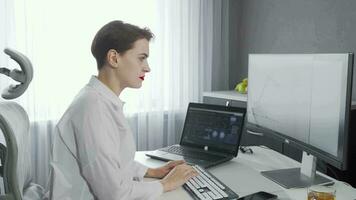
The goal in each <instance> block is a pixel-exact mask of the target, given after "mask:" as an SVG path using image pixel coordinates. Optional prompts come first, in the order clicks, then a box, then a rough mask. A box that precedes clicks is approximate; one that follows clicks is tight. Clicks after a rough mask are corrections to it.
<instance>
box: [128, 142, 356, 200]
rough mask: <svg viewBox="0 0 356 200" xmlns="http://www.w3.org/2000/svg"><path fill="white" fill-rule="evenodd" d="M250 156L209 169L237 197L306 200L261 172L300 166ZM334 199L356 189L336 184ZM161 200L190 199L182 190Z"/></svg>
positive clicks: (264, 154)
mask: <svg viewBox="0 0 356 200" xmlns="http://www.w3.org/2000/svg"><path fill="white" fill-rule="evenodd" d="M251 148H252V149H253V152H254V153H253V154H243V153H241V152H239V154H238V156H237V158H235V159H233V160H232V161H229V162H227V163H224V164H221V165H218V166H216V167H212V168H210V169H209V171H210V172H211V173H213V174H214V175H215V176H216V177H217V178H219V179H220V180H221V181H223V182H224V183H225V184H226V185H227V186H229V187H230V188H231V189H232V190H234V191H235V192H236V193H237V194H238V195H239V196H245V195H247V194H250V193H254V192H257V191H261V190H262V191H267V192H270V193H274V194H277V195H278V196H279V199H282V200H292V199H293V200H294V199H295V200H306V199H307V197H306V196H307V189H305V188H302V189H284V188H283V187H281V186H279V185H278V184H276V183H274V182H273V181H271V180H269V179H267V178H265V177H264V176H262V175H261V174H260V171H264V170H273V169H282V168H292V167H299V166H300V163H298V162H296V161H294V160H292V159H290V158H288V157H286V156H284V155H282V154H280V153H278V152H276V151H273V150H271V149H266V148H263V147H256V146H254V147H251ZM135 159H136V160H137V161H139V162H141V163H143V164H145V165H147V166H149V167H159V166H161V165H163V164H164V162H161V161H158V160H154V159H151V158H148V157H146V156H145V152H137V153H136V157H135ZM333 187H335V188H336V199H337V200H352V199H356V189H355V188H353V187H351V186H348V185H347V184H345V183H343V182H340V181H335V184H334V185H333ZM160 199H172V200H174V199H176V200H178V199H179V200H183V199H192V198H191V197H190V196H189V194H188V193H187V192H186V191H185V190H184V189H183V188H182V187H181V188H179V189H177V190H174V191H171V192H168V193H164V194H163V195H162V196H161V197H160Z"/></svg>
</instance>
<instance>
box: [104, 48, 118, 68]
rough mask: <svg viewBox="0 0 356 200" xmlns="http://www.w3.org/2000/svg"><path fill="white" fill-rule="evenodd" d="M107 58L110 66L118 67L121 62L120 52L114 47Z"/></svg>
mask: <svg viewBox="0 0 356 200" xmlns="http://www.w3.org/2000/svg"><path fill="white" fill-rule="evenodd" d="M106 60H107V62H108V64H109V66H110V67H113V68H117V67H118V63H119V53H118V52H117V51H116V50H114V49H110V50H109V51H108V53H107V54H106Z"/></svg>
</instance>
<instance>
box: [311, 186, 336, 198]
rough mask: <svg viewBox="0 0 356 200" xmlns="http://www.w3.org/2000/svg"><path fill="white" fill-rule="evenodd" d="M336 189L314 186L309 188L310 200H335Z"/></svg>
mask: <svg viewBox="0 0 356 200" xmlns="http://www.w3.org/2000/svg"><path fill="white" fill-rule="evenodd" d="M335 199H336V189H335V188H334V187H332V186H322V185H313V186H310V187H309V188H308V200H335Z"/></svg>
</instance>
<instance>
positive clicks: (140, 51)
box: [116, 39, 151, 88]
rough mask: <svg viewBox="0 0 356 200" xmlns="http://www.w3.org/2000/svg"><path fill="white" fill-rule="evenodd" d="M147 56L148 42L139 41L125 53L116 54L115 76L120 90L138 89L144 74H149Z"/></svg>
mask: <svg viewBox="0 0 356 200" xmlns="http://www.w3.org/2000/svg"><path fill="white" fill-rule="evenodd" d="M148 56H149V42H148V41H147V40H146V39H139V40H137V41H136V42H134V44H133V47H132V48H131V49H129V50H127V51H126V52H124V53H123V54H122V53H119V54H118V68H117V70H116V73H117V76H118V78H119V80H120V85H121V87H122V88H125V87H130V88H140V87H141V86H142V82H143V80H144V78H145V74H146V73H147V72H150V71H151V69H150V68H149V66H148V62H147V57H148Z"/></svg>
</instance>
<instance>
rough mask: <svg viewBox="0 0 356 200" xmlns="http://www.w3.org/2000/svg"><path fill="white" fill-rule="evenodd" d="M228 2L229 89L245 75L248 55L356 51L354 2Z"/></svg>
mask: <svg viewBox="0 0 356 200" xmlns="http://www.w3.org/2000/svg"><path fill="white" fill-rule="evenodd" d="M229 4H230V7H229V13H230V14H229V16H230V19H229V21H230V38H229V39H230V47H229V50H230V53H229V57H230V60H229V61H230V62H229V63H230V64H229V68H230V75H229V88H230V89H232V88H233V87H234V86H235V84H236V83H237V82H238V81H240V80H241V79H243V78H244V77H246V76H247V71H248V67H247V56H248V54H249V53H344V52H356V1H354V0H338V1H335V0H298V1H296V0H263V1H260V0H230V2H229ZM232 35H234V36H232ZM355 71H356V70H354V74H355ZM355 77H356V75H355V76H354V81H353V82H354V84H353V85H354V86H353V94H354V95H353V99H354V100H356V80H355Z"/></svg>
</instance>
